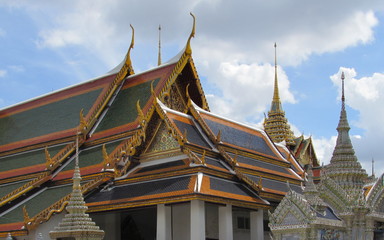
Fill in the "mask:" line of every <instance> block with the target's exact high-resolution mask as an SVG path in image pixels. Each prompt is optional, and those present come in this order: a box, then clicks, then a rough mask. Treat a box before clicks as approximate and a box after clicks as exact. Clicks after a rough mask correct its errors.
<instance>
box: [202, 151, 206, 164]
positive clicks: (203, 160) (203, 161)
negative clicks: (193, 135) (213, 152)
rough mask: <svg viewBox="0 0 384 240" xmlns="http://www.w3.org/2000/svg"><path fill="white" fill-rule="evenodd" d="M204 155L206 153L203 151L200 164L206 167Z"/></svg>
mask: <svg viewBox="0 0 384 240" xmlns="http://www.w3.org/2000/svg"><path fill="white" fill-rule="evenodd" d="M205 154H206V152H205V150H204V151H203V155H201V164H203V165H206V163H205Z"/></svg>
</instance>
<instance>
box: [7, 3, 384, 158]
mask: <svg viewBox="0 0 384 240" xmlns="http://www.w3.org/2000/svg"><path fill="white" fill-rule="evenodd" d="M6 2H7V4H8V5H12V7H23V8H25V9H27V11H28V12H29V13H30V14H31V16H32V19H33V20H34V21H36V24H37V26H38V28H39V29H40V35H39V39H38V40H37V43H38V45H39V46H40V47H47V48H52V49H55V50H58V51H60V49H63V48H65V47H67V46H73V45H75V46H78V47H81V48H82V49H86V50H87V51H88V52H89V53H90V55H92V56H94V57H95V58H97V59H99V60H101V61H103V62H104V63H105V64H106V65H108V66H113V65H114V64H117V63H118V62H120V61H121V60H122V59H123V55H124V54H125V51H126V49H127V47H128V46H129V41H130V35H131V32H130V28H129V24H130V23H132V24H133V26H134V27H135V29H136V39H135V43H136V47H135V51H133V52H132V56H133V59H134V60H135V58H139V57H142V56H146V55H148V54H149V53H148V51H147V50H142V49H140V46H143V45H146V49H150V50H151V49H152V52H153V53H154V56H155V55H156V51H157V49H156V47H157V26H158V24H161V25H162V28H163V31H162V37H163V40H162V42H163V45H164V49H165V48H166V44H169V45H172V46H173V47H174V46H175V45H179V46H178V47H179V49H181V48H182V46H181V45H183V44H185V42H186V39H187V37H188V34H189V31H190V27H191V18H190V17H189V12H190V11H192V12H194V14H195V15H196V17H197V29H196V38H195V39H194V40H193V43H192V44H193V55H194V58H195V59H198V61H196V64H197V67H198V71H199V74H200V75H201V76H203V77H204V78H206V79H208V81H209V82H210V84H212V85H214V86H215V87H216V88H217V89H216V90H215V91H213V90H212V91H206V92H207V93H209V95H208V96H207V98H209V103H210V106H211V108H212V109H213V110H214V111H215V112H217V113H219V114H222V115H224V116H229V117H231V118H234V119H236V120H241V121H242V122H252V121H253V122H259V121H260V120H261V118H262V117H263V114H262V113H263V112H266V111H268V107H269V106H270V102H271V99H272V91H273V78H274V74H273V70H274V69H273V66H271V64H270V63H271V62H273V57H274V56H273V43H274V42H275V41H276V42H277V43H278V63H279V64H281V65H282V66H287V65H289V66H294V65H298V64H300V63H302V62H303V61H305V60H306V59H307V58H308V57H309V56H311V55H313V54H322V53H327V52H335V51H340V50H343V49H346V48H348V47H351V46H356V45H359V44H367V43H369V42H371V41H373V40H374V34H373V30H374V28H375V26H377V24H378V20H377V18H376V16H375V12H374V11H382V10H383V9H384V1H382V0H372V1H361V0H348V1H347V0H340V1H333V0H324V1H301V2H300V4H298V5H297V4H292V2H290V1H279V2H278V3H277V2H276V1H261V0H255V1H223V0H192V1H187V2H185V1H176V0H163V1H155V0H153V1H146V2H145V3H143V2H142V1H139V0H132V1H122V0H109V1H103V0H94V1H92V3H90V2H88V1H78V0H76V1H74V0H72V1H71V0H68V1H48V0H45V1H38V2H33V3H31V1H25V0H19V1H6ZM240 2H241V3H240ZM1 4H4V2H3V3H0V5H1ZM150 50H149V51H150ZM153 53H152V54H153ZM61 54H62V55H65V51H62V52H61ZM67 58H68V59H69V60H68V59H66V60H68V62H73V59H71V58H70V57H68V56H67ZM164 60H166V59H164ZM152 61H153V63H154V64H155V63H156V58H155V57H154V58H153V60H152ZM133 64H134V65H139V67H138V68H142V69H144V70H145V69H146V67H147V64H148V59H146V62H145V63H141V65H140V63H139V62H135V61H134V62H133ZM278 70H279V74H278V76H279V84H280V96H281V100H282V102H283V103H295V102H296V101H297V100H296V98H295V94H293V93H292V91H291V90H290V88H289V86H290V81H289V79H288V77H287V76H286V74H285V72H284V71H283V70H282V69H281V68H280V67H279V69H278ZM344 70H345V71H346V75H347V80H346V81H348V82H349V83H347V86H346V90H347V94H346V95H347V103H348V104H349V105H350V106H351V107H353V108H354V109H357V110H358V111H359V112H360V119H359V122H358V124H359V126H360V127H361V128H363V129H365V130H366V132H365V134H364V135H362V136H361V139H357V138H354V143H356V146H355V149H356V151H357V152H358V154H363V155H364V159H365V160H364V161H367V160H366V159H370V158H371V156H369V155H374V154H375V156H381V155H380V154H378V153H377V155H376V152H378V151H379V150H380V146H378V145H379V143H380V142H382V137H381V136H384V130H381V129H380V127H379V126H381V125H382V123H383V122H384V121H383V120H384V112H383V111H381V108H382V105H383V104H382V103H383V101H384V99H383V96H382V93H383V92H384V89H383V87H384V84H383V81H384V77H383V74H380V73H377V74H374V75H372V76H371V77H365V78H356V72H355V71H354V69H344ZM3 71H4V70H3ZM5 73H6V72H4V73H3V74H5ZM348 79H349V80H348ZM332 80H333V81H334V82H335V84H336V85H338V86H339V80H338V79H337V77H333V78H332ZM299 94H301V93H299ZM314 140H315V144H316V147H317V154H318V155H319V158H320V159H324V161H325V162H327V161H329V159H330V157H329V156H330V152H332V150H333V146H334V143H332V141H333V142H334V137H333V138H332V139H326V138H321V137H319V138H317V139H316V138H315V137H314ZM362 143H364V144H365V146H367V145H368V146H372V147H368V148H367V147H365V148H364V149H363V147H362V146H363V145H362ZM363 155H362V156H363Z"/></svg>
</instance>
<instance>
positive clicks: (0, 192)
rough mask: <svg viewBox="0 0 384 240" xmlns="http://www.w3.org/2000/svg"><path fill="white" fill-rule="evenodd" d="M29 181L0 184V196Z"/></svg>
mask: <svg viewBox="0 0 384 240" xmlns="http://www.w3.org/2000/svg"><path fill="white" fill-rule="evenodd" d="M29 181H32V179H30V180H29ZM29 181H23V182H16V183H11V184H3V185H0V198H2V197H4V196H5V195H7V194H8V193H10V192H12V191H13V190H16V189H18V188H19V187H21V186H23V185H24V184H26V183H27V182H29Z"/></svg>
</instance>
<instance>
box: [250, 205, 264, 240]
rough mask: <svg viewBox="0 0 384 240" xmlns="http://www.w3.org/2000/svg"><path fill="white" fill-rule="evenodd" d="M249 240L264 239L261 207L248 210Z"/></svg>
mask: <svg viewBox="0 0 384 240" xmlns="http://www.w3.org/2000/svg"><path fill="white" fill-rule="evenodd" d="M250 218H251V219H250V225H251V226H250V227H251V240H264V222H263V209H259V210H258V211H251V212H250Z"/></svg>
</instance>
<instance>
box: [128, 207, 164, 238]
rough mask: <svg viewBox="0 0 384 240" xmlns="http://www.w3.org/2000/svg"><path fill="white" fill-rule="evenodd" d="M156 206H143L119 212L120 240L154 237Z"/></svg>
mask: <svg viewBox="0 0 384 240" xmlns="http://www.w3.org/2000/svg"><path fill="white" fill-rule="evenodd" d="M156 218H157V213H156V208H144V209H137V210H131V211H127V212H123V213H122V214H121V240H153V239H156Z"/></svg>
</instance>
